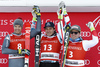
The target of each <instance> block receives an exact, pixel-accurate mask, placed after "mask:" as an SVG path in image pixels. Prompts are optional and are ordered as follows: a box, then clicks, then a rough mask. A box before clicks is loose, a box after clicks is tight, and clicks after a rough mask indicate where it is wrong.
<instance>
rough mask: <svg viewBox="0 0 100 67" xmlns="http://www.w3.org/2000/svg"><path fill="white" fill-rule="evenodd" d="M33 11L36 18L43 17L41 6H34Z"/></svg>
mask: <svg viewBox="0 0 100 67" xmlns="http://www.w3.org/2000/svg"><path fill="white" fill-rule="evenodd" d="M33 10H34V12H35V14H36V16H41V13H40V8H39V6H36V5H34V7H33Z"/></svg>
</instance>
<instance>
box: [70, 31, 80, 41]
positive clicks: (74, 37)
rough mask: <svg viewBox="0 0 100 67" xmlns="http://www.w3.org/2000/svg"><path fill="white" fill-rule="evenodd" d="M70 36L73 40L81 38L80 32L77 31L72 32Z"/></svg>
mask: <svg viewBox="0 0 100 67" xmlns="http://www.w3.org/2000/svg"><path fill="white" fill-rule="evenodd" d="M70 35H71V38H72V39H73V40H75V39H76V38H78V37H80V32H79V31H77V30H72V31H71V32H70Z"/></svg>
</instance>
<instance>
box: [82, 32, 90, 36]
mask: <svg viewBox="0 0 100 67" xmlns="http://www.w3.org/2000/svg"><path fill="white" fill-rule="evenodd" d="M81 36H82V37H90V36H91V32H89V31H81Z"/></svg>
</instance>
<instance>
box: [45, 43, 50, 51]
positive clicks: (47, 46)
mask: <svg viewBox="0 0 100 67" xmlns="http://www.w3.org/2000/svg"><path fill="white" fill-rule="evenodd" d="M44 50H48V51H50V50H52V45H51V44H49V45H44Z"/></svg>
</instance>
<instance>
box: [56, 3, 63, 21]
mask: <svg viewBox="0 0 100 67" xmlns="http://www.w3.org/2000/svg"><path fill="white" fill-rule="evenodd" d="M64 6H65V4H64V2H63V1H61V2H60V3H59V6H58V10H57V15H58V19H63V14H64Z"/></svg>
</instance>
